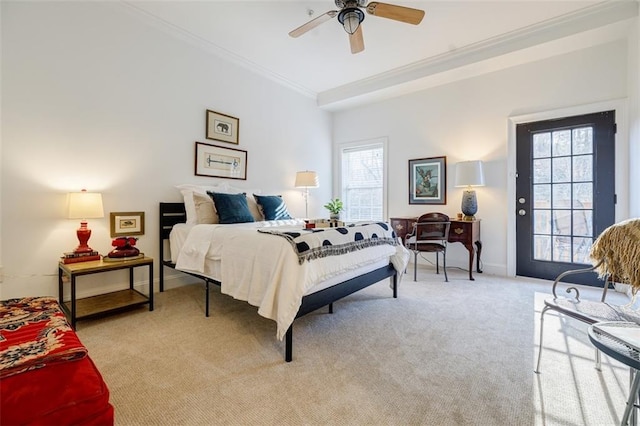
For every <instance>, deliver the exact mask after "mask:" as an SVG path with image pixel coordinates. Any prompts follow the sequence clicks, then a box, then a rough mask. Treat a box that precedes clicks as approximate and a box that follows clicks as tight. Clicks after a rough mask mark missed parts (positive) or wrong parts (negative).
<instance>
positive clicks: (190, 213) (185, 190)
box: [176, 182, 229, 225]
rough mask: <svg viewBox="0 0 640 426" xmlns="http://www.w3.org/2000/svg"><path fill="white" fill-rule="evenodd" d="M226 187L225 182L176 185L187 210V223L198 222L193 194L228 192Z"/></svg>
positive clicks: (194, 223)
mask: <svg viewBox="0 0 640 426" xmlns="http://www.w3.org/2000/svg"><path fill="white" fill-rule="evenodd" d="M228 187H229V186H228V185H227V183H225V182H223V183H221V184H219V185H195V184H191V183H186V184H182V185H176V188H178V189H179V190H180V193H181V194H182V198H183V199H184V208H185V211H186V212H187V224H188V225H196V224H197V223H198V213H197V211H196V205H195V202H194V199H193V194H202V195H207V191H213V192H228Z"/></svg>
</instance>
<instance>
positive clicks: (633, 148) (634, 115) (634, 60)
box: [629, 18, 640, 217]
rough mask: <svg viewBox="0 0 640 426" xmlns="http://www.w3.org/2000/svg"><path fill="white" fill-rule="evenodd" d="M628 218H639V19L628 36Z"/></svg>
mask: <svg viewBox="0 0 640 426" xmlns="http://www.w3.org/2000/svg"><path fill="white" fill-rule="evenodd" d="M629 170H630V172H629V184H630V185H629V186H630V188H629V189H630V190H629V216H630V217H640V190H639V189H640V18H638V19H636V25H635V27H634V28H633V31H632V32H631V34H630V35H629Z"/></svg>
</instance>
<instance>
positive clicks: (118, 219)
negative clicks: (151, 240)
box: [109, 212, 144, 238]
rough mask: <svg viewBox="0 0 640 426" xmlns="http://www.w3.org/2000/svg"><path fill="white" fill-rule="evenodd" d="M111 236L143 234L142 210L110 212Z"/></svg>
mask: <svg viewBox="0 0 640 426" xmlns="http://www.w3.org/2000/svg"><path fill="white" fill-rule="evenodd" d="M109 219H110V222H111V237H112V238H113V237H129V236H132V235H144V212H111V213H110V214H109Z"/></svg>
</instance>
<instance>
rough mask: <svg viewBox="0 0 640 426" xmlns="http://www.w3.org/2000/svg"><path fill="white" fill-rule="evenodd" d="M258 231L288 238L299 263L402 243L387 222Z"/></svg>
mask: <svg viewBox="0 0 640 426" xmlns="http://www.w3.org/2000/svg"><path fill="white" fill-rule="evenodd" d="M258 232H262V233H265V234H272V235H277V236H280V237H283V238H286V239H287V241H289V243H290V244H291V246H292V247H293V250H294V251H295V252H296V254H297V255H298V262H299V263H300V264H301V265H302V264H303V263H304V262H305V261H309V260H313V259H318V258H321V257H326V256H337V255H341V254H344V253H349V252H352V251H355V250H360V249H363V248H366V247H373V246H379V245H382V244H389V245H392V246H396V245H398V240H397V238H396V234H395V232H394V231H393V229H392V228H391V227H390V226H389V225H388V224H387V223H384V222H376V223H362V224H357V225H350V226H347V227H340V228H313V229H304V230H300V231H276V230H270V229H258Z"/></svg>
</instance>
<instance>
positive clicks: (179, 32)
mask: <svg viewBox="0 0 640 426" xmlns="http://www.w3.org/2000/svg"><path fill="white" fill-rule="evenodd" d="M118 4H119V5H121V6H124V7H125V8H126V10H128V11H129V12H131V13H133V14H135V15H137V16H139V17H141V18H142V19H144V20H146V21H147V22H148V23H150V24H152V25H153V26H154V27H156V28H158V29H160V30H162V31H164V32H166V33H168V34H169V35H171V36H174V37H176V38H179V39H181V40H183V41H186V42H187V43H190V44H192V45H194V46H196V47H199V48H200V49H202V50H204V51H206V52H209V53H211V54H213V55H215V56H217V57H219V58H221V59H224V60H225V61H228V62H231V63H233V64H235V65H238V66H241V67H243V68H246V69H248V70H250V71H252V72H254V73H256V74H259V75H261V76H263V77H265V78H267V79H269V80H271V81H274V82H276V83H278V84H280V85H282V86H285V87H288V88H289V89H292V90H294V91H296V92H298V93H300V94H302V95H304V96H307V97H309V98H312V99H316V98H317V93H316V92H315V91H313V90H310V89H308V88H307V87H304V86H301V85H299V84H296V83H295V82H293V81H291V80H289V79H287V78H285V77H283V76H281V75H280V74H277V73H275V72H273V71H271V70H269V69H267V68H265V67H262V66H260V65H258V64H256V63H255V62H252V61H250V60H248V59H247V58H245V57H243V56H240V55H238V54H236V53H234V52H232V51H230V50H227V49H225V48H223V47H221V46H218V45H217V44H215V43H212V42H211V41H209V40H206V39H204V38H202V37H200V36H198V35H196V34H194V33H192V32H190V31H187V30H185V29H184V28H181V27H179V26H177V25H174V24H172V23H171V22H168V21H166V20H164V19H162V18H159V17H158V16H155V15H153V14H151V13H149V12H147V11H145V10H143V9H140V8H139V7H137V6H136V5H135V4H133V3H130V2H127V1H123V0H121V1H120V2H118Z"/></svg>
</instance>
